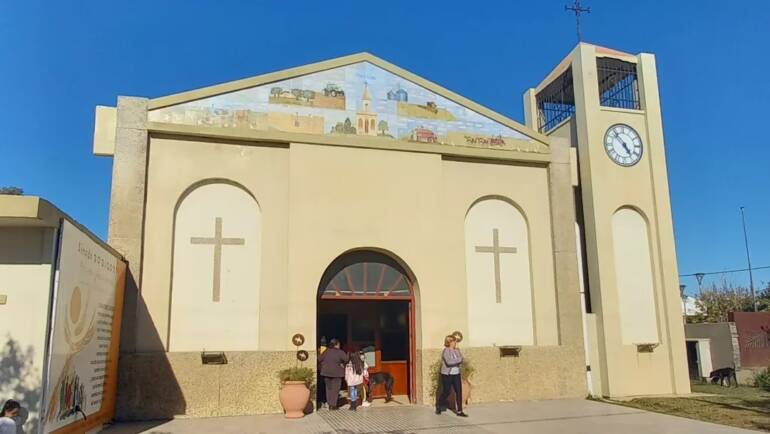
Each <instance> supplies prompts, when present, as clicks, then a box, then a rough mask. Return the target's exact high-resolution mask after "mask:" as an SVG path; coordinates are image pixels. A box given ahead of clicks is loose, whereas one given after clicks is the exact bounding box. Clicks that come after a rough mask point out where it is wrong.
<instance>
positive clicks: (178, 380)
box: [115, 351, 316, 420]
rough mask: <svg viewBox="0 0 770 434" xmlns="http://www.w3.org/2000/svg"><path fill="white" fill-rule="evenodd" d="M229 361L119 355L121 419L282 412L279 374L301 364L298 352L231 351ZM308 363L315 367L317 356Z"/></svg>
mask: <svg viewBox="0 0 770 434" xmlns="http://www.w3.org/2000/svg"><path fill="white" fill-rule="evenodd" d="M226 356H227V364H226V365H204V364H202V363H201V355H200V353H137V354H124V355H121V357H120V365H119V372H120V375H119V379H118V391H117V394H118V396H117V408H116V416H115V417H116V419H117V420H148V419H168V418H172V417H175V416H192V417H211V416H236V415H247V414H264V413H280V412H282V411H283V410H282V409H281V404H280V402H278V392H279V389H280V382H279V381H278V377H277V372H278V371H280V370H281V369H285V368H288V367H293V366H295V364H296V363H297V359H296V353H295V352H294V351H274V352H273V351H249V352H227V353H226ZM304 366H310V367H315V366H316V362H315V355H314V354H312V355H311V358H310V360H308V361H307V362H305V363H304Z"/></svg>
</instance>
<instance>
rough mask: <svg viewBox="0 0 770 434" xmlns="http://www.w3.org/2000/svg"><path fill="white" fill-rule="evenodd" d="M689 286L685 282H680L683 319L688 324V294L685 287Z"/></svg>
mask: <svg viewBox="0 0 770 434" xmlns="http://www.w3.org/2000/svg"><path fill="white" fill-rule="evenodd" d="M686 287H687V285H685V284H684V283H680V284H679V297H681V298H682V321H683V322H684V323H685V324H687V295H686V294H685V293H684V289H685V288H686Z"/></svg>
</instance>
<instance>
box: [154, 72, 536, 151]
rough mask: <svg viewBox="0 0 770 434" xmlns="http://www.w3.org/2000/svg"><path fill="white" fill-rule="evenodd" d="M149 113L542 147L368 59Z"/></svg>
mask: <svg viewBox="0 0 770 434" xmlns="http://www.w3.org/2000/svg"><path fill="white" fill-rule="evenodd" d="M149 118H150V121H153V122H165V123H173V124H184V125H199V126H208V127H218V128H231V129H246V130H259V131H282V132H291V133H305V134H320V135H359V136H360V135H363V136H372V137H381V138H388V139H393V140H403V141H409V142H418V143H438V144H445V145H453V146H472V147H482V148H500V149H513V150H520V151H525V152H547V149H546V146H545V145H543V144H541V143H538V142H536V141H534V140H531V139H529V138H528V137H527V136H525V135H523V134H521V133H520V132H518V131H516V130H514V129H512V128H509V127H508V126H506V125H503V124H501V123H499V122H496V121H493V120H492V119H490V118H488V117H486V116H483V115H481V114H479V113H477V112H475V111H473V110H470V109H468V108H466V107H463V106H461V105H459V104H457V103H455V102H453V101H450V100H449V99H447V98H445V97H443V96H441V95H438V94H436V93H434V92H432V91H430V90H428V89H426V88H424V87H422V86H419V85H417V84H415V83H413V82H411V81H408V80H405V79H404V78H402V77H399V76H397V75H395V74H393V73H391V72H389V71H386V70H384V69H382V68H380V67H378V66H375V65H373V64H371V63H369V62H359V63H355V64H351V65H347V66H342V67H339V68H333V69H329V70H326V71H319V72H315V73H311V74H307V75H304V76H298V77H294V78H291V79H287V80H283V81H278V82H274V83H270V84H265V85H261V86H256V87H252V88H248V89H243V90H239V91H235V92H231V93H226V94H222V95H217V96H213V97H209V98H204V99H200V100H197V101H191V102H187V103H184V104H179V105H176V106H170V107H164V108H160V109H157V110H153V111H151V112H150V115H149Z"/></svg>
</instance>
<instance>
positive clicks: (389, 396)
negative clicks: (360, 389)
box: [366, 372, 393, 402]
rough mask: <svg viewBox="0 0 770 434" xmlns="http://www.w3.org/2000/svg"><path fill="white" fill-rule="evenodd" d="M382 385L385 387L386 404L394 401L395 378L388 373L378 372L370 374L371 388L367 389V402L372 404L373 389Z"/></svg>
mask: <svg viewBox="0 0 770 434" xmlns="http://www.w3.org/2000/svg"><path fill="white" fill-rule="evenodd" d="M378 384H382V385H384V386H385V402H390V401H392V400H393V376H392V375H390V374H388V373H387V372H377V373H375V374H369V387H367V389H366V400H367V401H369V402H372V389H374V386H376V385H378Z"/></svg>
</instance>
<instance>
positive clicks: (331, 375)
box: [318, 338, 348, 410]
mask: <svg viewBox="0 0 770 434" xmlns="http://www.w3.org/2000/svg"><path fill="white" fill-rule="evenodd" d="M318 362H319V363H320V364H321V376H322V377H323V379H324V384H325V386H326V402H327V403H328V404H329V410H337V399H338V398H339V395H340V387H341V386H342V379H343V378H344V377H345V365H346V364H347V363H348V355H347V354H346V353H345V352H344V351H342V350H341V349H340V341H339V339H336V338H335V339H332V340H331V341H330V342H329V348H328V349H327V350H326V351H324V352H323V354H321V356H320V357H319V358H318Z"/></svg>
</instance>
